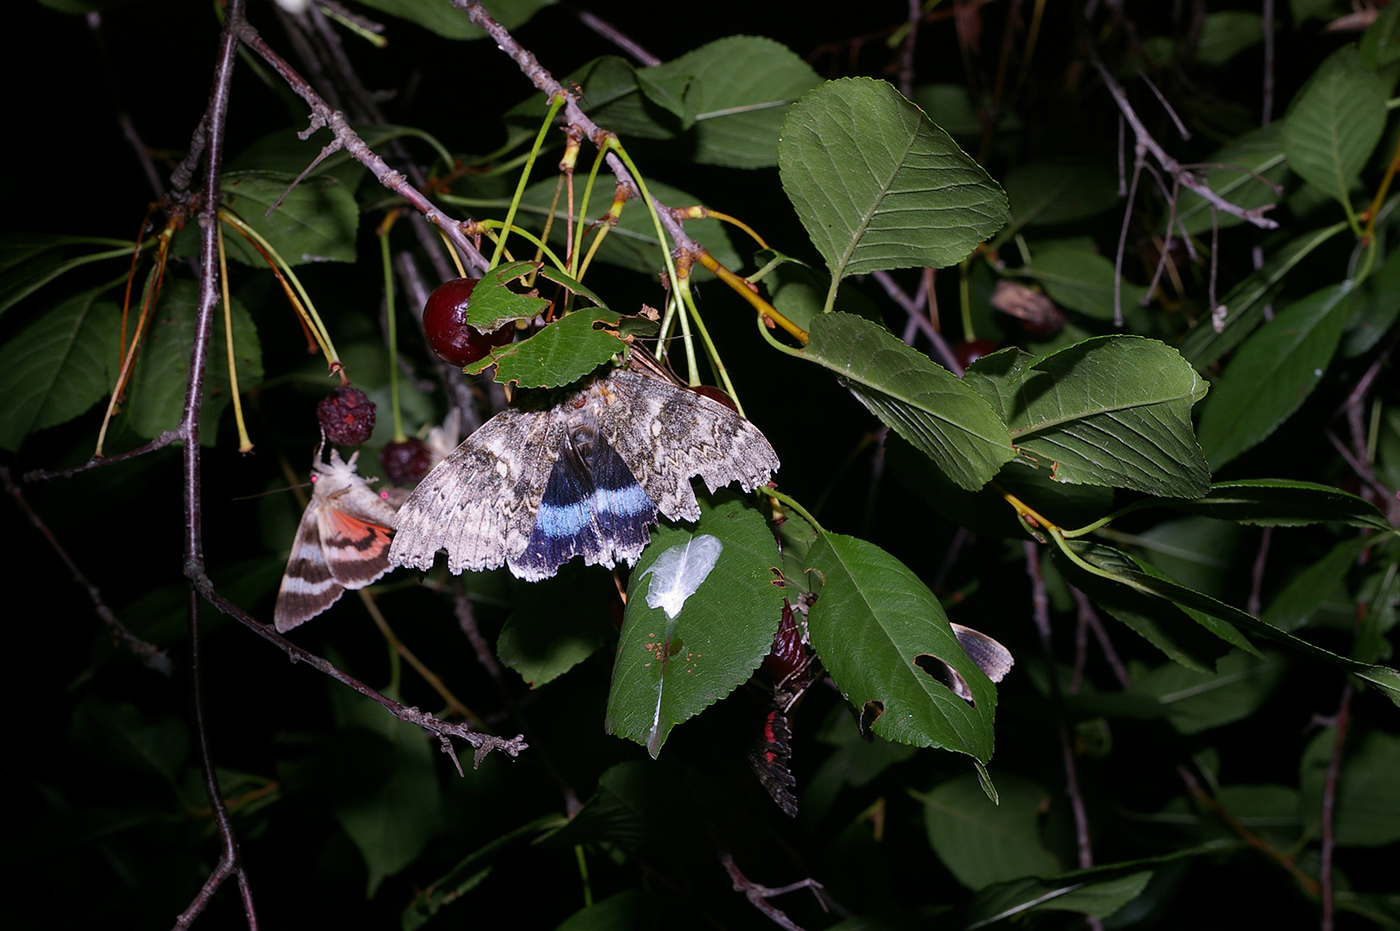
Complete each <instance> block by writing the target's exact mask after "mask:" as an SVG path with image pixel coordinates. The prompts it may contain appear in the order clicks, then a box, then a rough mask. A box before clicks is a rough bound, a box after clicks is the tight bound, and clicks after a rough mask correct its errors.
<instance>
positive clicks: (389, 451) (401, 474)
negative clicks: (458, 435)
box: [379, 436, 433, 485]
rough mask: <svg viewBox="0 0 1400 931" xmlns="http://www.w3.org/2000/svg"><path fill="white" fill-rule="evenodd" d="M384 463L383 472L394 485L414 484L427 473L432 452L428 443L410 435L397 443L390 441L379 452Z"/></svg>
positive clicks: (431, 462)
mask: <svg viewBox="0 0 1400 931" xmlns="http://www.w3.org/2000/svg"><path fill="white" fill-rule="evenodd" d="M379 460H380V461H381V462H383V463H384V474H385V475H386V476H387V477H388V479H389V481H391V482H393V483H394V484H395V485H416V484H418V482H419V481H420V480H421V479H422V478H423V476H425V475H427V474H428V467H429V466H431V465H432V464H433V452H432V450H430V449H429V448H428V444H427V443H424V442H423V441H422V440H420V439H418V438H417V437H416V436H410V437H409V438H408V439H406V440H403V441H401V442H398V443H390V444H389V445H388V446H385V447H384V449H382V450H381V451H380V453H379Z"/></svg>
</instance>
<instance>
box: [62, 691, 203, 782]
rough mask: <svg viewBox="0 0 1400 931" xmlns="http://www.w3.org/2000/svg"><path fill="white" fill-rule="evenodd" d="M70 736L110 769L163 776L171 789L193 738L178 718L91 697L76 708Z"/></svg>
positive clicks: (187, 754) (71, 741) (86, 751)
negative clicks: (149, 712) (148, 712)
mask: <svg viewBox="0 0 1400 931" xmlns="http://www.w3.org/2000/svg"><path fill="white" fill-rule="evenodd" d="M68 736H69V742H70V743H71V744H73V745H74V746H77V747H81V748H82V750H83V752H84V753H88V754H93V755H96V756H98V757H99V758H100V759H101V760H102V766H103V767H104V768H107V769H109V770H110V771H118V772H135V773H155V774H159V775H160V776H161V777H162V778H163V779H164V780H165V782H166V783H168V784H169V785H171V786H172V787H173V786H176V785H178V783H179V781H180V780H179V777H180V773H181V771H182V770H183V769H184V766H185V760H186V759H187V758H188V757H189V749H190V747H189V744H190V740H189V734H188V732H187V731H186V730H185V725H184V724H182V723H181V722H180V719H179V718H177V717H176V716H174V715H172V714H146V713H144V712H142V711H141V710H140V709H139V708H137V707H136V706H135V705H132V704H129V703H127V702H108V701H106V700H101V699H98V698H97V697H96V696H95V695H93V694H91V693H89V695H88V697H87V698H85V699H84V700H83V701H82V702H81V703H80V704H79V705H78V706H77V707H76V708H75V709H74V710H73V717H72V723H71V725H70V730H69V735H68Z"/></svg>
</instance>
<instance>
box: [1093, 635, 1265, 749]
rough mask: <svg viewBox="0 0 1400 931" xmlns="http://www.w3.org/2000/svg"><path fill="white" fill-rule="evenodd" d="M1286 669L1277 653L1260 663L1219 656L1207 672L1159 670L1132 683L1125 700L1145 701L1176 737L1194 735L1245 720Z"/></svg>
mask: <svg viewBox="0 0 1400 931" xmlns="http://www.w3.org/2000/svg"><path fill="white" fill-rule="evenodd" d="M1287 668H1288V664H1287V662H1286V661H1285V660H1284V659H1283V658H1282V657H1281V656H1279V655H1278V654H1270V655H1268V656H1265V657H1262V658H1261V657H1258V656H1254V655H1252V654H1250V653H1246V652H1244V651H1243V650H1235V651H1233V652H1230V653H1228V654H1226V655H1225V656H1223V657H1221V659H1220V661H1219V662H1218V663H1217V664H1216V666H1215V672H1212V673H1200V672H1194V671H1192V670H1190V669H1186V668H1184V667H1182V666H1179V665H1174V664H1170V663H1169V664H1164V665H1162V666H1159V667H1158V668H1156V669H1154V670H1152V671H1151V672H1149V673H1147V674H1146V675H1144V676H1139V677H1137V678H1136V679H1134V680H1133V684H1132V685H1131V686H1130V687H1129V688H1128V690H1127V695H1128V696H1129V697H1135V696H1145V697H1148V698H1151V699H1152V700H1154V701H1155V702H1156V703H1157V704H1158V706H1159V707H1160V708H1161V711H1162V714H1163V715H1164V716H1165V717H1166V718H1167V720H1168V721H1170V722H1171V725H1172V727H1174V728H1176V730H1177V732H1178V733H1181V734H1198V733H1200V732H1201V731H1204V730H1209V729H1210V728H1213V727H1220V726H1222V725H1225V724H1230V723H1232V722H1234V721H1240V720H1243V719H1244V718H1247V717H1249V716H1250V715H1251V714H1253V713H1254V712H1255V711H1257V710H1258V709H1259V707H1260V706H1261V705H1263V703H1264V702H1265V701H1266V700H1267V699H1268V698H1269V696H1270V695H1271V694H1273V691H1274V689H1275V688H1276V687H1277V686H1278V684H1279V682H1280V681H1281V680H1282V679H1283V674H1284V672H1286V671H1287ZM1105 713H1111V712H1107V711H1106V712H1105Z"/></svg>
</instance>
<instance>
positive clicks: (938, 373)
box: [802, 313, 1013, 491]
mask: <svg viewBox="0 0 1400 931" xmlns="http://www.w3.org/2000/svg"><path fill="white" fill-rule="evenodd" d="M808 337H809V341H808V343H807V345H806V347H805V348H804V349H803V351H802V355H803V357H804V358H808V359H811V360H812V361H813V362H816V363H818V364H819V365H823V366H825V367H826V368H829V369H831V370H832V371H833V372H835V373H836V374H837V376H838V378H839V379H840V380H841V383H842V384H843V385H845V386H846V387H847V388H848V389H849V390H850V392H851V393H852V394H854V395H855V396H856V398H857V399H859V400H860V402H861V403H862V404H864V405H865V406H866V407H867V408H869V410H870V412H871V413H872V414H874V415H875V416H876V417H879V418H880V420H882V421H883V422H884V423H886V424H888V425H889V426H890V427H892V428H894V430H895V431H896V432H898V433H899V435H900V436H902V437H904V438H905V439H906V440H908V441H909V442H910V443H912V444H913V445H914V446H915V448H917V449H918V450H919V451H920V452H922V453H923V454H924V455H926V456H928V457H929V458H930V459H932V460H933V461H934V462H935V463H936V464H937V465H938V467H939V468H940V469H942V470H943V471H944V472H945V473H947V475H948V477H949V478H951V479H952V480H953V481H955V482H957V483H958V485H960V486H962V487H963V488H966V489H968V490H969V491H972V490H975V489H977V488H981V487H982V486H983V485H985V484H986V483H987V481H988V480H990V479H991V477H992V476H993V475H995V474H996V473H997V470H998V469H1000V468H1001V465H1002V463H1004V462H1008V461H1010V459H1011V457H1012V456H1013V451H1012V449H1011V443H1010V437H1009V436H1008V435H1007V433H1006V427H1005V426H1003V425H1002V423H1001V420H1000V419H999V418H998V417H997V415H996V413H995V412H994V411H993V410H992V408H991V407H990V406H989V405H988V404H987V402H986V401H984V400H983V399H982V398H981V397H980V396H979V395H978V394H977V392H975V391H973V390H971V389H970V388H969V387H968V386H966V385H964V384H963V383H962V382H961V381H959V380H958V379H957V378H956V377H955V376H954V375H953V373H951V372H949V371H948V370H947V369H945V368H943V367H942V366H939V365H936V364H935V363H934V362H933V360H931V359H929V358H928V357H927V356H925V355H923V354H922V353H919V352H917V351H915V350H913V349H910V348H909V347H908V346H906V345H905V344H904V343H902V342H900V341H899V340H898V339H895V337H894V336H893V335H892V334H891V333H890V332H889V331H888V330H886V329H884V328H883V327H881V326H879V325H877V324H875V323H872V322H871V321H869V320H865V319H863V318H861V317H853V316H851V315H850V314H841V313H829V314H820V315H818V316H817V317H816V318H814V319H813V320H812V325H811V329H810V330H808Z"/></svg>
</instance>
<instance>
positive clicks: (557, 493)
mask: <svg viewBox="0 0 1400 931" xmlns="http://www.w3.org/2000/svg"><path fill="white" fill-rule="evenodd" d="M588 453H589V455H588V458H587V461H585V458H584V456H583V454H582V453H580V451H579V449H578V448H577V447H576V445H575V443H574V441H573V439H572V437H570V438H569V439H568V440H566V441H565V442H564V448H563V450H562V453H561V455H560V456H559V458H558V459H557V460H555V462H554V468H552V469H551V470H550V472H549V481H548V482H547V483H546V484H545V489H544V494H543V495H542V496H541V497H540V508H539V511H538V513H536V515H535V526H534V529H533V530H532V531H531V533H530V543H529V545H528V546H526V547H525V551H524V552H523V553H521V554H520V555H519V556H517V557H515V558H514V559H513V560H511V565H512V566H514V567H516V568H518V569H522V570H526V572H527V573H529V574H532V575H535V576H537V577H544V576H551V575H553V574H554V573H555V571H557V570H558V568H559V567H560V566H561V565H563V564H564V563H566V562H568V561H569V560H570V559H572V558H574V557H575V556H582V557H584V561H585V562H588V563H590V564H596V563H604V564H606V565H609V566H610V565H612V564H613V561H614V556H615V554H618V553H628V554H631V556H632V558H635V554H636V553H637V552H640V550H641V547H643V546H645V545H646V542H647V540H648V539H649V538H650V536H651V527H652V526H654V525H655V524H656V504H655V502H653V501H652V500H651V498H649V497H648V496H647V493H646V492H645V491H643V490H642V486H641V485H639V484H638V483H637V479H636V478H635V477H634V476H633V475H632V470H631V469H629V468H628V467H627V463H625V462H623V461H622V457H621V456H619V455H618V454H617V452H616V450H614V449H613V448H612V447H611V446H609V445H608V442H607V441H606V440H605V439H603V437H602V435H600V434H595V435H594V436H593V438H592V443H591V444H590V446H589V449H588Z"/></svg>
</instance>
